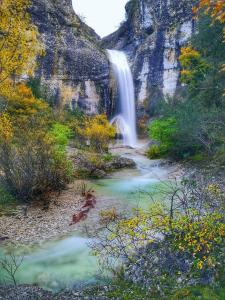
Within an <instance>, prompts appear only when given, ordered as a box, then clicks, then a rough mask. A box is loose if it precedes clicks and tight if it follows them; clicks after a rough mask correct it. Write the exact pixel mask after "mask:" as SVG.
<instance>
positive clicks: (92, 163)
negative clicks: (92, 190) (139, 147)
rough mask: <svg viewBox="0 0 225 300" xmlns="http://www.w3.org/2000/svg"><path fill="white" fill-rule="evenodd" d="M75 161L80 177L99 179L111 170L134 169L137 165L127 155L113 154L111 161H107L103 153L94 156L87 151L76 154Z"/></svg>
mask: <svg viewBox="0 0 225 300" xmlns="http://www.w3.org/2000/svg"><path fill="white" fill-rule="evenodd" d="M73 162H74V166H75V169H76V170H77V172H78V177H79V176H81V177H82V176H83V177H84V178H85V177H86V178H87V177H89V178H97V179H100V178H104V177H106V176H107V175H108V174H109V173H110V172H113V171H116V170H120V169H125V168H128V169H132V168H135V166H136V164H135V162H134V161H133V160H132V159H129V158H126V157H122V156H113V157H112V158H110V161H105V160H104V157H102V156H101V155H99V156H96V154H95V155H94V156H92V154H91V153H85V152H83V153H78V154H76V155H75V157H74V159H73Z"/></svg>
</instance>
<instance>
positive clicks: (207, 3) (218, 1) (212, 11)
mask: <svg viewBox="0 0 225 300" xmlns="http://www.w3.org/2000/svg"><path fill="white" fill-rule="evenodd" d="M200 9H203V10H204V12H205V13H206V14H209V15H210V16H211V17H212V18H213V19H214V20H218V21H219V22H221V23H224V22H225V0H200V2H199V5H198V6H196V7H194V9H193V12H194V13H195V14H196V13H198V12H199V10H200Z"/></svg>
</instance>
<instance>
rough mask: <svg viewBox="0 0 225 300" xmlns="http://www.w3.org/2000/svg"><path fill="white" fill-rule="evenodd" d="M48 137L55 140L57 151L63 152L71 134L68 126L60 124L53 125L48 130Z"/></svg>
mask: <svg viewBox="0 0 225 300" xmlns="http://www.w3.org/2000/svg"><path fill="white" fill-rule="evenodd" d="M50 135H51V137H52V138H53V139H54V140H55V143H56V145H57V147H58V149H59V150H61V151H65V149H66V146H67V145H68V143H69V139H70V138H71V135H72V133H71V129H70V128H69V127H68V126H66V125H63V124H60V123H55V124H54V125H53V126H52V129H51V130H50Z"/></svg>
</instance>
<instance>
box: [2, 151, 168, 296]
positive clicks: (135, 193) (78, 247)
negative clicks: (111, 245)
mask: <svg viewBox="0 0 225 300" xmlns="http://www.w3.org/2000/svg"><path fill="white" fill-rule="evenodd" d="M124 156H126V157H130V158H133V159H134V160H135V162H136V165H137V168H136V169H132V170H122V171H120V172H117V173H114V174H112V175H111V176H110V177H109V178H106V179H103V180H94V181H90V183H89V184H90V185H91V186H92V187H93V188H94V190H95V191H96V192H97V195H98V196H100V197H106V198H107V197H108V198H115V199H117V200H118V201H120V202H121V204H123V205H122V206H124V209H127V210H128V209H130V208H132V207H137V206H139V207H143V208H147V207H148V206H149V205H150V204H151V199H150V197H149V195H148V193H150V192H154V194H155V196H156V198H157V197H158V198H160V191H159V190H160V188H161V186H162V185H163V182H165V181H167V180H168V171H167V170H166V168H163V167H161V166H158V163H157V162H154V161H150V160H148V159H147V158H145V157H144V156H142V155H139V154H133V152H131V153H129V152H128V153H124ZM88 242H89V240H88V239H87V238H85V237H79V236H73V235H72V236H67V237H65V238H63V239H60V240H56V241H53V242H48V243H44V244H43V245H42V246H37V247H34V248H32V249H23V248H21V249H19V250H20V251H23V252H24V253H25V256H24V260H23V264H22V266H21V268H20V269H19V272H18V273H17V279H18V282H20V283H35V284H38V285H39V286H41V287H44V288H47V289H50V290H54V291H58V290H60V289H61V288H65V287H70V286H72V285H73V284H81V283H83V282H85V283H92V282H94V281H96V280H97V278H96V275H97V274H98V265H97V261H96V258H95V257H93V256H91V254H90V251H89V248H88V245H87V244H88ZM4 250H5V249H1V248H0V256H1V253H3V251H4ZM0 277H3V273H1V272H0Z"/></svg>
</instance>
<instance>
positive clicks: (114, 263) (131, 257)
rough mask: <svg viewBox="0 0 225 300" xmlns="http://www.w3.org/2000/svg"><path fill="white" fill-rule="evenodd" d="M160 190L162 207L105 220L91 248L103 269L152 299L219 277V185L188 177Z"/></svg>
mask: <svg viewBox="0 0 225 300" xmlns="http://www.w3.org/2000/svg"><path fill="white" fill-rule="evenodd" d="M165 191H166V198H165V203H161V204H159V203H158V204H157V203H156V204H154V205H152V206H151V207H150V209H149V210H147V211H146V210H141V209H137V210H136V211H135V212H134V215H133V216H131V215H130V214H128V215H126V216H124V215H123V216H118V215H116V216H115V217H113V219H108V223H107V224H105V225H104V226H103V228H104V229H105V231H104V234H102V232H103V231H101V234H99V235H98V238H99V240H98V241H96V242H94V243H93V245H92V247H93V250H94V253H95V254H96V255H98V257H99V260H100V263H102V265H103V266H105V267H106V268H108V269H109V270H113V271H114V272H115V273H116V274H118V270H120V269H121V270H122V271H123V280H125V281H126V282H133V283H134V284H135V285H138V286H139V287H141V288H143V290H144V289H148V292H149V295H150V296H151V297H152V298H154V297H155V298H156V299H161V298H162V299H164V298H165V295H166V294H167V293H169V294H171V293H173V292H174V291H175V290H176V289H179V288H182V287H184V286H191V285H197V284H208V285H209V284H212V285H213V284H220V283H222V282H223V280H224V275H225V274H224V269H223V264H224V259H225V256H224V239H225V222H224V210H223V206H222V205H223V204H222V203H223V201H224V192H223V186H221V187H220V186H219V185H217V184H215V183H210V182H209V181H207V180H205V179H204V178H202V177H201V176H196V177H195V176H192V178H191V179H190V178H189V179H187V178H184V179H183V180H182V182H181V183H173V184H172V185H171V187H170V188H169V189H168V185H167V184H166V190H165ZM168 199H170V201H169V203H168ZM103 228H102V229H103ZM119 274H120V275H121V273H119ZM118 276H119V275H118ZM149 299H150V297H149Z"/></svg>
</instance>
